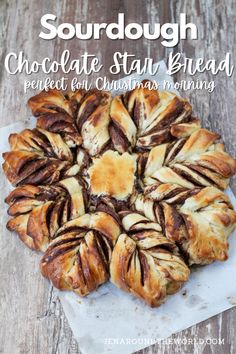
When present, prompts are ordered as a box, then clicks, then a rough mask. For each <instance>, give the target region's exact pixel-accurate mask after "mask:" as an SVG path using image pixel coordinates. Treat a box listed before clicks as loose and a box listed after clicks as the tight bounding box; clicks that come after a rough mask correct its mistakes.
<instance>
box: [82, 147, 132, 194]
mask: <svg viewBox="0 0 236 354" xmlns="http://www.w3.org/2000/svg"><path fill="white" fill-rule="evenodd" d="M135 172H136V159H135V156H132V155H130V154H128V153H124V154H122V155H119V154H118V153H117V152H114V151H111V150H108V151H106V152H105V153H104V154H103V155H102V156H101V157H100V158H97V159H94V161H93V164H92V166H91V167H90V169H89V170H88V174H89V181H90V182H89V183H90V187H91V193H92V194H93V195H96V196H101V195H105V196H108V197H111V198H115V199H118V200H127V198H128V197H129V196H130V195H131V194H132V192H133V189H134V182H135Z"/></svg>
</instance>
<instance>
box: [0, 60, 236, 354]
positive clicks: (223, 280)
mask: <svg viewBox="0 0 236 354" xmlns="http://www.w3.org/2000/svg"><path fill="white" fill-rule="evenodd" d="M159 64H160V69H159V72H158V74H157V75H156V76H155V77H153V76H150V75H148V74H146V75H143V76H142V77H140V76H138V75H132V77H134V78H135V79H140V80H143V79H144V78H147V79H148V78H150V79H151V80H153V79H155V80H156V81H158V83H160V84H161V83H163V81H164V80H169V81H172V78H171V77H170V76H168V75H167V74H166V67H165V64H164V62H160V63H159ZM122 80H127V78H124V79H122ZM113 93H115V92H113ZM33 126H35V119H34V118H33V117H32V118H30V119H29V122H28V127H33ZM22 128H23V124H22V123H21V122H17V123H15V124H13V125H10V126H7V127H4V128H1V129H0V136H1V141H0V152H1V153H2V152H4V151H7V150H8V149H9V147H8V143H7V138H8V135H9V134H10V133H12V132H19V131H21V130H22ZM9 188H10V186H9ZM7 192H8V191H6V193H7ZM227 194H228V196H229V197H230V199H231V201H232V203H233V205H234V208H236V199H235V197H234V195H233V193H232V191H231V190H230V189H228V190H227ZM229 243H230V250H229V259H228V260H227V261H226V262H222V263H220V262H216V263H214V264H211V265H209V266H205V267H198V268H197V269H195V270H194V271H193V272H192V274H191V276H190V280H189V281H188V283H187V284H186V285H185V286H184V287H183V288H182V289H181V290H180V291H179V292H178V293H177V294H175V295H173V296H170V297H169V298H168V299H167V301H166V303H165V304H164V305H162V306H161V307H159V308H157V309H150V308H149V307H148V306H147V305H145V304H144V303H143V302H141V301H140V300H138V299H135V298H134V297H132V296H131V295H129V294H126V293H124V292H122V291H121V290H119V289H117V288H116V287H115V286H114V285H112V284H111V283H107V284H105V285H103V286H101V287H100V288H99V289H98V290H97V291H96V292H94V293H92V294H90V295H89V296H88V297H86V298H80V297H79V296H78V295H75V294H73V293H72V292H61V291H58V296H59V298H60V300H61V303H62V306H63V309H64V311H65V314H66V316H67V318H68V321H69V324H70V326H71V328H72V330H73V332H74V335H75V338H76V339H77V340H78V342H79V348H80V350H81V351H82V353H83V354H103V353H104V354H108V353H109V354H121V353H122V354H126V353H127V354H128V353H132V352H134V351H137V350H140V349H142V348H144V347H147V346H149V345H151V344H154V343H155V342H156V341H158V340H160V339H164V338H167V337H168V336H170V335H171V334H173V333H176V332H178V331H181V330H183V329H186V328H188V327H190V326H192V325H194V324H196V323H198V322H201V321H203V320H205V319H207V318H209V317H211V316H214V315H216V314H218V313H220V312H222V311H225V310H227V309H229V308H231V307H233V306H235V305H236V282H235V268H236V232H234V233H233V234H232V235H231V237H230V239H229Z"/></svg>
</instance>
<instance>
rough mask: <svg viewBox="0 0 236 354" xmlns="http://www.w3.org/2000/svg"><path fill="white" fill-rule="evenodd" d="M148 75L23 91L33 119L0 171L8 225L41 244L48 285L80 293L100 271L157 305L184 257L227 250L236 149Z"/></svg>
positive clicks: (179, 279) (197, 259)
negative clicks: (125, 82) (150, 84)
mask: <svg viewBox="0 0 236 354" xmlns="http://www.w3.org/2000/svg"><path fill="white" fill-rule="evenodd" d="M146 83H147V81H143V82H142V85H140V86H138V87H136V88H135V89H134V90H132V91H129V92H126V93H124V94H122V95H120V96H114V97H112V95H111V93H110V92H105V91H98V90H96V89H93V90H90V91H86V90H78V91H76V92H70V93H63V92H61V91H58V90H50V91H43V92H41V93H39V94H38V95H36V96H34V97H32V98H30V99H29V101H28V105H29V107H30V109H31V110H32V113H33V115H34V116H35V117H36V119H37V123H36V127H35V128H34V129H25V130H23V131H22V132H21V133H18V134H11V135H10V136H9V144H10V151H8V152H5V153H4V154H3V158H4V163H3V170H4V172H5V175H6V177H7V178H8V180H9V181H10V183H11V184H12V185H13V186H14V188H15V189H13V191H12V192H11V193H10V194H9V196H8V197H7V198H6V200H5V201H6V203H7V204H8V206H9V208H8V214H9V216H10V219H9V221H8V223H7V228H8V229H9V230H11V231H15V232H16V233H17V234H18V236H19V238H20V239H21V240H22V241H23V242H24V243H25V244H26V245H27V246H28V247H30V248H31V249H33V250H36V251H41V252H44V255H43V257H42V260H41V264H40V268H41V272H42V274H43V276H45V277H46V278H48V279H49V280H50V281H51V282H52V283H53V285H54V286H55V287H57V288H59V289H61V290H72V291H74V292H76V293H77V294H78V295H80V296H86V295H88V294H89V293H91V292H92V291H94V290H96V289H97V288H98V287H99V286H100V285H102V284H104V283H105V282H107V281H109V280H110V281H111V282H112V283H114V284H115V285H116V286H117V287H118V288H120V289H122V290H124V291H126V292H129V293H131V294H132V295H134V296H136V297H138V298H140V299H142V300H144V301H145V302H146V303H147V304H148V305H150V306H152V307H156V306H159V305H161V304H162V303H163V302H164V301H165V299H166V297H167V296H168V295H171V294H173V293H175V292H176V291H178V290H179V289H180V287H181V286H182V285H183V284H184V283H185V282H187V280H188V277H189V275H190V271H191V266H192V265H194V264H199V265H206V264H210V263H212V262H214V261H225V260H226V259H227V257H228V237H229V236H230V234H231V233H232V231H233V230H234V228H235V226H236V212H235V211H234V209H233V207H232V205H231V203H230V201H229V199H228V197H227V196H226V195H225V193H224V191H225V189H226V188H227V186H228V184H229V181H230V178H231V177H232V176H233V175H234V174H235V173H236V160H234V159H233V158H232V157H231V156H230V155H229V154H228V153H227V152H226V151H225V149H224V145H223V143H222V142H221V141H220V136H219V135H218V134H217V133H214V132H211V131H209V130H207V129H204V128H202V127H201V122H200V120H199V119H198V118H196V117H195V116H194V115H193V113H192V107H191V105H190V103H189V102H188V101H187V100H186V99H183V98H181V97H179V96H177V95H175V94H174V93H172V92H167V91H157V90H154V89H152V90H150V89H148V88H147V85H146Z"/></svg>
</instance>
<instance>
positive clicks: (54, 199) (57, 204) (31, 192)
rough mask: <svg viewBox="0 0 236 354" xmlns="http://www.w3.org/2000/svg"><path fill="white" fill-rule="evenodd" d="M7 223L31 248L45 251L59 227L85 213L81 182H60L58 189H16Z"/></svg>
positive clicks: (71, 178) (56, 187)
mask: <svg viewBox="0 0 236 354" xmlns="http://www.w3.org/2000/svg"><path fill="white" fill-rule="evenodd" d="M6 203H8V205H9V209H8V213H9V215H11V216H12V219H10V220H9V221H8V223H7V228H8V229H9V230H10V231H16V232H17V233H18V235H19V237H20V239H21V240H22V241H23V242H24V243H25V244H26V245H27V246H28V247H30V248H32V249H35V250H40V251H45V250H46V248H47V246H48V244H49V242H50V241H51V240H52V239H53V238H54V237H55V234H56V232H57V230H58V229H59V228H60V226H62V225H64V223H65V222H67V221H68V220H72V219H74V218H77V217H78V216H80V215H83V214H84V213H85V212H86V209H87V206H86V203H87V200H86V195H85V192H84V190H83V186H82V185H81V183H80V181H79V180H78V179H76V178H75V177H70V178H67V179H64V180H61V181H60V182H59V183H58V184H57V185H55V186H33V185H25V186H23V187H17V188H16V189H14V190H13V191H12V192H11V193H10V195H9V196H8V197H7V198H6Z"/></svg>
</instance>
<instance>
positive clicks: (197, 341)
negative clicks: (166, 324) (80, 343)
mask: <svg viewBox="0 0 236 354" xmlns="http://www.w3.org/2000/svg"><path fill="white" fill-rule="evenodd" d="M156 343H160V344H162V345H163V344H164V345H175V346H178V345H195V346H203V345H219V346H220V345H224V344H225V339H224V338H216V337H207V338H196V337H177V338H171V337H170V338H165V339H159V338H158V339H155V338H146V337H143V338H142V337H139V338H127V337H124V338H115V337H114V338H112V337H109V338H105V339H104V344H105V345H132V344H133V345H135V344H136V345H137V344H139V345H144V346H150V345H153V344H156Z"/></svg>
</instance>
